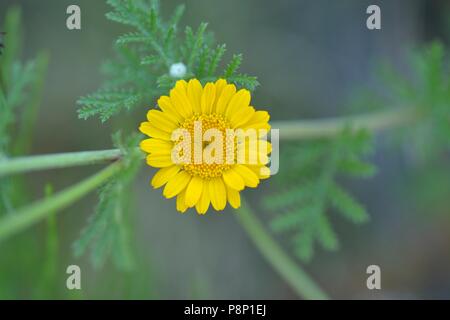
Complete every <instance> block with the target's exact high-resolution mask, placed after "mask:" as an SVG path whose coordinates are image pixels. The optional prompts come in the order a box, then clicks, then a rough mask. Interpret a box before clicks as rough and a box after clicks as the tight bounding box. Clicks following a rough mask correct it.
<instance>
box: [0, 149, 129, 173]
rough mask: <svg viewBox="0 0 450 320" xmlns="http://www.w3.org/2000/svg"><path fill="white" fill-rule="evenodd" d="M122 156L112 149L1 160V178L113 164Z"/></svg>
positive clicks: (117, 150)
mask: <svg viewBox="0 0 450 320" xmlns="http://www.w3.org/2000/svg"><path fill="white" fill-rule="evenodd" d="M121 156H122V152H121V151H120V150H119V149H111V150H98V151H82V152H68V153H60V154H48V155H42V156H28V157H18V158H14V159H11V160H0V177H1V176H4V175H7V174H13V173H19V172H29V171H36V170H44V169H55V168H66V167H72V166H82V165H91V164H98V163H105V162H111V161H115V160H118V159H119V158H120V157H121Z"/></svg>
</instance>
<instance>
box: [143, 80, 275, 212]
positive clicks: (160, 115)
mask: <svg viewBox="0 0 450 320" xmlns="http://www.w3.org/2000/svg"><path fill="white" fill-rule="evenodd" d="M250 100H251V95H250V92H249V91H248V90H246V89H241V90H237V89H236V87H235V85H233V84H228V83H227V82H226V81H225V80H223V79H220V80H218V81H216V82H215V83H213V82H209V83H207V84H206V85H205V86H202V84H201V83H200V82H199V81H198V80H197V79H192V80H190V81H189V82H186V81H185V80H180V81H177V83H176V85H175V87H174V88H173V89H172V90H170V95H169V96H162V97H160V98H159V99H158V107H159V110H158V109H152V110H150V111H149V112H148V113H147V120H148V121H146V122H143V123H141V125H140V127H139V130H140V131H141V132H142V133H144V134H145V135H147V136H148V137H149V138H147V139H145V140H143V141H141V144H140V147H141V149H142V150H143V151H144V152H146V153H147V154H148V155H147V164H148V165H149V166H151V167H154V168H158V171H157V172H156V174H155V175H154V177H153V179H152V181H151V185H152V186H153V187H154V188H161V187H164V189H163V195H164V197H166V198H168V199H170V198H174V197H176V208H177V210H178V211H180V212H185V211H186V210H187V209H189V208H195V209H196V210H197V212H198V213H199V214H205V213H206V212H207V211H208V209H209V208H210V207H212V208H213V209H215V210H217V211H220V210H223V209H224V208H225V207H226V205H227V203H229V204H230V206H231V207H233V208H239V207H240V205H241V199H240V194H239V192H240V191H242V190H244V189H245V188H246V187H249V188H256V187H257V186H258V185H259V182H260V180H261V179H266V178H268V177H269V176H270V170H269V168H268V167H267V164H268V162H269V157H268V156H269V154H270V153H271V150H272V147H271V144H270V143H269V142H267V141H266V137H267V132H268V130H270V125H269V123H268V122H269V118H270V116H269V114H268V113H267V112H266V111H258V110H256V109H255V108H254V107H252V106H251V105H250ZM179 130H181V131H180V132H182V133H183V135H178V134H177V135H176V134H175V132H177V131H179ZM199 137H200V140H199V139H198V138H199ZM252 139H253V141H252ZM199 141H200V142H199ZM180 146H184V148H180ZM179 159H182V161H180V160H179ZM199 159H200V160H199Z"/></svg>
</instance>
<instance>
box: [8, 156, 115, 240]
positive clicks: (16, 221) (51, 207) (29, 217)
mask: <svg viewBox="0 0 450 320" xmlns="http://www.w3.org/2000/svg"><path fill="white" fill-rule="evenodd" d="M121 168H122V164H121V162H120V161H118V162H115V163H113V164H111V165H110V166H108V167H107V168H105V169H103V170H102V171H100V172H99V173H97V174H95V175H93V176H91V177H89V178H87V179H85V180H83V181H81V182H79V183H77V184H75V185H73V186H71V187H69V188H67V189H65V190H63V191H61V192H59V193H57V194H55V195H54V196H52V197H51V198H45V199H43V200H40V201H37V202H35V203H33V204H31V205H29V206H28V207H26V208H24V209H19V210H18V211H16V212H15V213H14V214H10V215H6V216H4V217H2V218H1V219H0V242H1V241H2V240H5V239H6V238H8V237H9V236H11V235H13V234H15V233H17V232H19V231H22V230H23V229H25V228H27V227H29V226H31V225H33V224H34V223H36V222H38V221H40V220H42V219H44V218H45V217H47V216H48V215H49V214H52V212H61V209H63V208H66V207H68V206H69V205H70V204H72V203H73V202H75V201H77V200H78V199H80V198H81V197H83V196H84V195H86V194H88V193H89V192H90V191H92V190H95V189H97V188H98V187H100V186H101V185H102V184H104V183H105V182H106V181H107V180H108V179H109V178H111V177H112V176H114V175H115V174H116V173H118V172H119V171H120V170H121ZM57 210H58V211H57Z"/></svg>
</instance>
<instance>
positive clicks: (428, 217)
mask: <svg viewBox="0 0 450 320" xmlns="http://www.w3.org/2000/svg"><path fill="white" fill-rule="evenodd" d="M178 3H179V2H178V1H172V0H170V1H169V0H164V1H163V2H162V5H163V7H162V10H163V12H167V13H169V12H171V10H172V9H173V8H174V7H175V5H176V4H178ZM185 3H186V6H187V10H186V15H185V17H184V18H183V20H182V25H184V24H188V25H192V26H194V27H196V26H198V24H199V23H200V22H201V21H207V22H209V28H210V30H213V31H214V32H215V33H216V37H217V39H218V40H219V42H224V43H226V44H227V47H228V52H230V53H231V52H242V53H243V54H244V57H245V61H244V65H243V70H244V71H245V72H247V73H249V74H254V75H257V76H258V79H259V81H260V83H261V86H260V87H259V88H258V89H257V90H256V92H255V94H254V96H253V101H254V105H255V106H256V107H261V108H263V107H264V108H266V109H268V110H269V112H270V113H271V115H272V119H273V120H283V119H292V118H298V119H306V118H317V117H327V116H335V115H341V114H344V113H345V112H346V111H347V110H348V107H347V104H348V101H349V100H351V97H352V95H353V94H354V92H355V91H357V90H358V89H359V88H361V87H369V88H371V87H373V86H376V82H375V81H374V77H375V73H374V70H375V68H376V66H377V64H378V63H379V62H380V61H383V60H389V61H393V62H394V63H395V64H396V65H398V66H399V67H400V68H402V67H403V66H404V64H405V59H406V55H407V54H408V52H410V50H411V49H414V48H417V47H419V46H420V45H421V44H423V43H425V42H427V41H430V40H433V39H440V40H441V41H443V42H444V43H445V44H447V45H448V41H449V39H450V3H449V2H448V1H445V0H441V1H439V0H434V1H426V0H422V1H420V0H397V1H366V0H362V1H360V0H343V1H333V2H331V1H327V0H319V1H306V0H301V1H300V0H299V1H293V0H290V1H289V0H281V1H267V0H265V1H261V0H258V1H257V0H246V1H239V0H229V1H219V0H191V1H185ZM375 3H376V4H378V5H380V6H381V10H382V30H381V31H369V30H367V28H366V18H367V15H366V13H365V11H366V8H367V6H368V5H370V4H375ZM13 4H15V5H19V6H20V7H21V8H22V13H23V21H24V25H23V28H24V36H25V43H24V57H25V58H28V57H33V56H35V55H36V53H37V52H38V51H40V50H41V49H45V50H48V52H49V54H50V63H49V70H48V76H47V82H46V86H45V95H44V100H43V104H42V106H41V108H40V111H39V116H38V120H37V124H36V128H35V132H34V141H33V145H32V152H31V153H32V154H42V153H56V152H68V151H81V150H97V149H108V148H111V147H112V145H111V132H112V130H113V128H118V127H120V126H127V127H128V128H129V127H132V126H135V127H136V130H137V126H138V123H140V121H141V120H142V119H143V118H144V117H145V114H146V112H147V108H143V109H137V110H134V111H133V112H132V113H128V114H125V113H124V114H122V115H121V116H119V117H118V118H116V119H115V120H114V121H112V122H108V123H106V124H100V123H99V121H97V120H96V119H91V120H88V121H83V120H79V119H78V118H77V113H76V110H77V106H76V104H75V102H76V100H77V99H78V98H79V97H80V96H82V95H86V94H87V93H90V92H92V91H94V90H96V89H97V88H98V87H99V85H100V84H101V82H102V76H101V73H100V71H99V69H100V65H101V63H102V62H103V61H104V60H105V59H106V58H109V57H111V56H112V55H113V50H112V44H113V41H114V39H115V38H116V37H117V36H118V35H119V34H121V33H122V32H124V29H123V28H122V27H121V26H120V25H117V24H115V23H112V22H110V21H107V20H106V18H105V16H104V14H105V13H106V12H107V11H109V7H108V6H107V5H106V4H105V2H104V1H101V0H96V1H92V0H90V1H88V0H84V1H79V0H78V1H66V0H46V1H34V0H22V1H11V0H2V1H1V3H0V22H1V23H0V25H3V17H4V14H5V11H6V9H7V8H8V7H10V6H11V5H13ZM70 4H77V5H79V6H80V7H81V11H82V29H81V30H80V31H76V30H75V31H69V30H67V28H66V25H65V21H66V18H67V15H66V13H65V12H66V8H67V6H69V5H70ZM230 53H229V54H228V55H230ZM151 104H154V101H149V105H151ZM377 145H378V146H379V148H378V149H379V150H378V152H377V153H376V155H375V156H374V161H375V163H376V164H377V165H378V166H379V173H378V174H377V176H376V177H375V178H373V179H370V180H368V181H361V182H356V183H353V184H352V185H351V187H352V189H353V190H354V193H355V194H356V195H357V196H358V198H359V199H361V201H362V202H363V203H364V204H365V205H366V207H367V209H368V211H369V213H370V214H371V222H370V223H369V224H366V225H363V226H357V227H355V226H354V225H351V224H349V223H346V222H342V221H339V220H338V219H336V221H333V223H334V225H335V228H336V229H337V232H338V233H339V235H340V239H341V245H342V248H341V250H340V251H338V252H336V253H329V252H323V251H320V250H319V251H318V252H317V254H316V256H315V257H314V259H313V260H312V261H311V262H310V263H308V264H307V265H306V266H305V268H306V269H307V270H308V271H309V272H310V274H311V275H312V276H313V278H315V279H316V280H317V282H318V283H319V284H320V285H321V286H322V287H323V288H324V289H325V290H326V291H327V292H328V293H329V294H330V295H331V297H333V298H369V299H378V298H396V297H397V298H449V297H450V273H449V270H450V197H448V195H449V194H450V190H449V189H448V187H449V181H448V180H447V178H448V177H449V173H448V172H447V175H442V174H441V173H437V174H435V175H434V176H433V172H432V170H431V169H430V168H424V167H423V166H421V165H420V163H418V162H417V161H416V159H414V157H413V156H411V154H410V153H409V152H408V150H407V148H406V147H405V148H404V149H402V148H390V147H389V145H388V143H386V142H385V137H384V136H383V135H381V136H378V138H377ZM282 166H283V164H281V170H283V167H282ZM99 169H100V166H91V167H82V168H71V169H64V170H53V171H43V172H37V173H32V174H28V175H27V176H26V183H27V188H28V189H29V190H30V199H29V200H30V201H31V200H34V199H38V198H41V197H43V196H44V186H45V185H46V183H48V182H49V183H51V184H52V185H53V187H54V189H55V190H59V189H61V188H64V187H66V186H69V185H71V184H73V183H74V182H77V181H79V180H80V178H82V177H87V176H88V175H90V174H92V173H94V172H96V171H98V170H99ZM152 174H153V171H152V170H151V169H150V168H148V167H145V168H143V169H142V171H141V173H140V174H139V178H138V180H137V181H136V183H135V184H134V187H133V189H132V190H129V191H128V192H132V193H134V194H135V199H136V201H135V205H134V208H132V209H130V212H129V215H130V217H131V221H132V223H131V224H132V230H133V238H134V241H133V248H134V251H135V256H136V268H135V270H133V271H131V272H119V271H117V270H115V268H114V267H113V266H112V265H111V264H106V265H104V266H103V267H102V268H101V269H99V270H94V269H93V268H92V267H91V265H90V263H89V261H88V259H87V258H82V259H76V258H74V257H73V255H72V251H71V244H72V242H73V241H74V240H75V239H77V238H78V236H79V233H80V230H81V229H82V228H83V226H84V225H85V222H86V220H87V218H88V217H89V216H90V214H91V213H92V211H93V208H94V206H95V203H96V196H95V194H92V195H90V196H88V197H86V198H85V199H83V200H82V201H80V202H78V203H77V204H75V205H73V206H71V208H70V209H67V210H64V212H61V214H60V215H58V216H57V237H58V241H57V246H58V247H57V250H56V252H57V255H56V256H55V257H49V256H48V252H49V250H48V248H46V246H47V242H46V241H45V238H46V236H47V235H46V224H45V223H40V224H39V225H37V226H35V227H33V228H32V229H30V230H28V231H26V232H24V233H21V234H20V235H18V236H15V237H13V238H11V239H9V240H8V241H7V242H4V243H0V298H6V299H14V298H18V299H25V298H46V299H53V298H58V299H66V298H85V299H102V298H106V299H108V298H124V299H128V298H137V299H147V298H156V299H184V298H194V299H195V298H203V299H204V298H211V299H268V298H270V299H295V298H297V296H296V295H295V294H294V292H293V291H292V290H291V288H290V286H289V285H288V284H287V283H285V281H284V280H283V279H282V278H280V277H279V276H278V275H277V274H276V272H275V271H273V270H272V269H271V268H270V266H269V265H268V264H267V262H266V261H265V260H264V259H263V257H262V256H261V255H260V253H259V252H258V251H257V250H256V249H255V247H254V246H253V244H252V243H251V242H250V241H249V239H248V237H247V235H246V234H245V233H244V232H243V230H242V229H241V227H240V226H239V225H238V224H237V223H236V220H235V219H234V217H233V215H234V214H235V212H232V211H231V210H228V209H227V210H226V211H225V212H223V213H219V214H217V213H215V212H210V213H209V214H207V215H206V216H197V215H196V214H194V213H193V212H191V213H189V214H187V215H180V214H178V213H177V212H176V210H175V203H174V201H167V200H165V199H163V197H162V196H161V191H160V190H156V191H155V190H152V189H151V187H150V186H149V180H150V178H151V175H152ZM265 184H270V180H269V181H267V182H265ZM424 186H425V187H424ZM245 194H246V195H248V196H249V198H250V199H251V200H252V202H253V203H257V202H258V198H259V197H261V196H263V194H261V190H248V191H246V192H245ZM257 214H258V215H259V216H260V217H261V218H262V219H263V220H264V219H266V218H267V216H266V213H265V212H263V211H262V210H260V211H257ZM279 240H280V242H281V243H283V244H284V239H279ZM286 247H287V245H286ZM70 264H77V265H79V266H80V267H81V269H82V290H81V291H77V292H73V291H69V290H67V289H66V286H65V283H66V277H67V275H66V273H65V270H66V268H67V266H68V265H70ZM371 264H376V265H379V266H380V267H381V270H382V288H383V290H381V291H376V292H375V291H369V290H367V288H366V277H367V275H366V268H367V266H368V265H371Z"/></svg>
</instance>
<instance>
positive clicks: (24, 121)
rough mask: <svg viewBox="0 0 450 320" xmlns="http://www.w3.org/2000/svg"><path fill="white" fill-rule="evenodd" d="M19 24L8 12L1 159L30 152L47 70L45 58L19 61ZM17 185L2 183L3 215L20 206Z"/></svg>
mask: <svg viewBox="0 0 450 320" xmlns="http://www.w3.org/2000/svg"><path fill="white" fill-rule="evenodd" d="M20 21H21V14H20V10H19V9H18V8H13V9H11V10H9V11H8V12H7V14H6V17H5V26H4V30H5V31H6V35H5V37H4V40H3V43H4V46H5V48H4V51H3V52H2V55H1V56H0V159H1V158H5V157H8V156H10V155H14V154H20V153H23V152H25V151H27V149H28V147H29V145H30V143H31V140H32V133H33V128H34V122H35V118H36V114H37V110H38V107H39V104H40V101H41V94H42V87H43V82H44V77H45V73H46V68H47V61H48V59H47V55H45V54H39V55H38V56H37V58H36V59H34V60H31V61H28V62H21V61H20V51H21V50H20V48H21V37H20V35H21V30H20ZM19 115H20V116H19ZM18 183H19V180H18V179H14V180H12V179H11V178H2V179H0V194H1V197H0V212H10V211H12V210H13V208H14V207H16V206H17V205H18V203H19V200H20V199H19V198H20V197H21V192H20V191H21V188H20V187H19V186H18Z"/></svg>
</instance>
